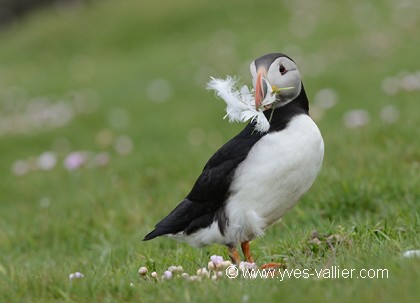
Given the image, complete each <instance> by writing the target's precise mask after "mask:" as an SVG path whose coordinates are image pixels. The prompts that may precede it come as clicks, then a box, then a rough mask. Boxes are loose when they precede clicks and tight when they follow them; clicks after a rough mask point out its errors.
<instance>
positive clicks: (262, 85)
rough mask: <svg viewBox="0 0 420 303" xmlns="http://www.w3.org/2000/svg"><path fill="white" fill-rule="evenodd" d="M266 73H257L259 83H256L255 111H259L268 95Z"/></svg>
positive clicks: (261, 71)
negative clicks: (264, 77)
mask: <svg viewBox="0 0 420 303" xmlns="http://www.w3.org/2000/svg"><path fill="white" fill-rule="evenodd" d="M263 76H264V71H263V70H260V71H258V73H257V82H256V83H255V109H256V110H258V109H259V108H260V107H261V104H262V102H263V100H264V98H265V95H266V94H267V83H266V82H265V81H264V79H263Z"/></svg>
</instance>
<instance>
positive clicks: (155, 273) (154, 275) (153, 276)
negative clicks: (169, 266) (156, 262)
mask: <svg viewBox="0 0 420 303" xmlns="http://www.w3.org/2000/svg"><path fill="white" fill-rule="evenodd" d="M150 276H151V277H152V278H154V279H157V277H158V274H157V272H155V271H154V272H152V273H151V274H150Z"/></svg>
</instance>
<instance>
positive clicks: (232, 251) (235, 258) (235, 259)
mask: <svg viewBox="0 0 420 303" xmlns="http://www.w3.org/2000/svg"><path fill="white" fill-rule="evenodd" d="M228 249H229V257H230V259H231V260H232V263H233V264H236V265H238V264H239V263H240V262H241V257H240V256H239V253H238V250H237V249H236V247H235V246H228Z"/></svg>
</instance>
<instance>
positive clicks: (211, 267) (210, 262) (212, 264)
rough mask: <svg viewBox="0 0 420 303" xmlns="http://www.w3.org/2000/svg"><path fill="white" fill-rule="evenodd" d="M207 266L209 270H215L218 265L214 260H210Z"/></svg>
mask: <svg viewBox="0 0 420 303" xmlns="http://www.w3.org/2000/svg"><path fill="white" fill-rule="evenodd" d="M207 268H208V269H209V270H214V269H215V268H216V267H215V266H214V263H213V262H212V261H209V263H208V264H207Z"/></svg>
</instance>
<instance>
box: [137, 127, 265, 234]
mask: <svg viewBox="0 0 420 303" xmlns="http://www.w3.org/2000/svg"><path fill="white" fill-rule="evenodd" d="M263 136H264V134H261V133H259V132H256V131H255V130H254V125H253V124H252V123H250V124H248V125H247V126H246V127H245V128H244V129H243V130H242V131H241V132H240V133H239V134H238V135H236V136H235V137H234V138H232V139H231V140H230V141H228V142H227V143H226V144H225V145H223V146H222V147H221V148H220V149H219V150H218V151H217V152H216V153H215V154H214V155H213V156H212V157H211V158H210V159H209V161H208V162H207V164H206V165H205V166H204V169H203V172H202V173H201V175H200V176H199V177H198V179H197V181H196V182H195V184H194V186H193V188H192V190H191V192H190V193H189V194H188V195H187V197H186V198H185V199H184V200H183V201H182V202H181V203H180V204H179V205H178V206H177V207H176V208H175V209H174V210H173V211H172V212H171V213H169V215H168V216H166V217H165V218H164V219H163V220H162V221H160V222H159V223H158V224H156V226H155V230H153V231H152V232H150V233H149V234H148V235H146V237H145V238H144V240H150V239H153V238H155V237H157V236H161V235H165V234H176V233H178V232H181V231H184V232H185V233H186V234H190V233H193V232H194V231H196V230H198V229H200V228H203V227H206V226H209V225H210V224H211V223H212V222H213V221H214V219H215V217H216V216H224V212H223V208H222V207H221V206H223V204H224V202H225V201H226V199H227V198H228V196H229V194H230V193H229V188H230V185H231V182H232V179H233V175H234V171H235V169H236V167H237V166H238V165H239V164H240V163H241V162H242V161H243V160H244V159H245V158H246V157H247V155H248V152H249V151H250V149H251V148H252V146H254V144H255V143H256V142H258V140H260V139H261V138H262V137H263ZM219 226H220V225H219ZM220 227H221V231H222V232H223V227H222V226H220Z"/></svg>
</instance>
